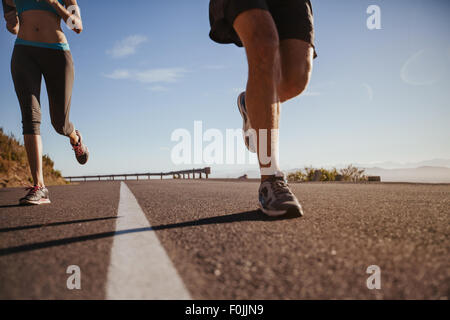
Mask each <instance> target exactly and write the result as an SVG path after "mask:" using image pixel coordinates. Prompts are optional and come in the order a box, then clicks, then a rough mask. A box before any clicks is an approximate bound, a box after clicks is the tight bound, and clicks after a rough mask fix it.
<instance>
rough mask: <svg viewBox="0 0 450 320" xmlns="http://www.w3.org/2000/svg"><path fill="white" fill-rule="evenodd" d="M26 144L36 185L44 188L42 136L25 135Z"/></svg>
mask: <svg viewBox="0 0 450 320" xmlns="http://www.w3.org/2000/svg"><path fill="white" fill-rule="evenodd" d="M24 142H25V149H26V150H27V156H28V163H29V165H30V170H31V176H32V177H33V181H34V185H35V186H38V187H44V186H45V184H44V174H43V171H42V138H41V136H40V135H34V134H25V135H24Z"/></svg>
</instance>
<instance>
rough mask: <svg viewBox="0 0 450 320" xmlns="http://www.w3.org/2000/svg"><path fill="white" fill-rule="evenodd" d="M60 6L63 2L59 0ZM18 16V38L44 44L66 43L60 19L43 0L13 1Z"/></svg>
mask: <svg viewBox="0 0 450 320" xmlns="http://www.w3.org/2000/svg"><path fill="white" fill-rule="evenodd" d="M59 2H60V3H61V4H62V3H63V1H62V0H59ZM14 3H15V5H16V10H17V12H18V14H19V21H20V28H19V34H18V36H17V37H18V38H19V39H23V40H27V41H33V42H44V43H67V39H66V36H65V35H64V32H63V31H62V29H61V17H60V16H59V15H58V14H57V13H56V11H55V10H54V9H53V8H52V7H51V6H50V5H49V4H48V3H47V2H46V1H45V0H40V1H37V0H14Z"/></svg>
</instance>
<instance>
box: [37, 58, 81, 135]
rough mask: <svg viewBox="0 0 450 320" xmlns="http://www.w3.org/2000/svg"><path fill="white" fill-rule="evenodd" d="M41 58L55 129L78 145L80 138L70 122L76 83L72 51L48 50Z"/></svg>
mask: <svg viewBox="0 0 450 320" xmlns="http://www.w3.org/2000/svg"><path fill="white" fill-rule="evenodd" d="M41 58H42V59H41V61H42V69H43V70H42V72H43V75H44V79H45V84H46V87H47V94H48V102H49V107H50V118H51V121H52V125H53V128H54V129H55V130H56V132H58V133H59V134H61V135H63V136H66V137H69V138H70V140H71V143H72V144H76V143H78V137H77V135H76V133H75V128H74V126H73V124H72V122H70V104H71V99H72V87H73V81H74V67H73V62H72V55H71V53H70V51H63V50H53V49H48V51H46V52H45V55H43V56H42V57H41Z"/></svg>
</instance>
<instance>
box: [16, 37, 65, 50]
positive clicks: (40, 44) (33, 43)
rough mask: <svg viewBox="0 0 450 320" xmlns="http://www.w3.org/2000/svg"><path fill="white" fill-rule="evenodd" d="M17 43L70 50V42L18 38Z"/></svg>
mask: <svg viewBox="0 0 450 320" xmlns="http://www.w3.org/2000/svg"><path fill="white" fill-rule="evenodd" d="M15 44H16V45H18V44H19V45H24V46H32V47H39V48H47V49H55V50H64V51H69V50H70V47H69V44H68V43H46V42H36V41H28V40H23V39H19V38H17V39H16V43H15Z"/></svg>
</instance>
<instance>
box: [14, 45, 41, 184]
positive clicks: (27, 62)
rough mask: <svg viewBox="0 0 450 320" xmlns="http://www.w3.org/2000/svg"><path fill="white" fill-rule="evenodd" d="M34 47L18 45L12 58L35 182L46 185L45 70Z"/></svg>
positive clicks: (25, 138)
mask: <svg viewBox="0 0 450 320" xmlns="http://www.w3.org/2000/svg"><path fill="white" fill-rule="evenodd" d="M29 51H30V48H28V47H26V46H16V47H15V48H14V52H13V56H12V59H11V74H12V78H13V81H14V87H15V90H16V94H17V98H18V100H19V104H20V109H21V113H22V125H23V134H24V143H25V149H26V151H27V156H28V163H29V165H30V171H31V176H32V177H33V181H34V185H37V186H40V187H43V186H44V177H43V172H42V139H41V136H40V124H41V106H40V91H41V77H42V74H41V71H40V68H39V66H38V64H37V63H36V62H35V61H34V59H33V54H32V53H31V52H29Z"/></svg>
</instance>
